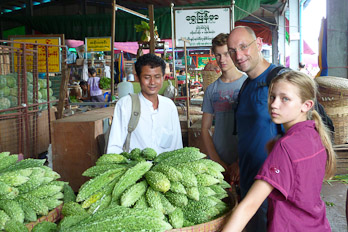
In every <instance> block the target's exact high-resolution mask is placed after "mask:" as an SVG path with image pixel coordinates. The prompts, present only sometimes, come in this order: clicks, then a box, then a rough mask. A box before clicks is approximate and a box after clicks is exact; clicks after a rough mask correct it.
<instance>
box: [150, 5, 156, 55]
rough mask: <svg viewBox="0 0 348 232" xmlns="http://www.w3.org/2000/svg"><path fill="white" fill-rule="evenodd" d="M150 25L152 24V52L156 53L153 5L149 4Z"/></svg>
mask: <svg viewBox="0 0 348 232" xmlns="http://www.w3.org/2000/svg"><path fill="white" fill-rule="evenodd" d="M149 19H150V20H149V26H150V53H151V54H154V53H155V25H154V10H153V5H152V4H151V5H149Z"/></svg>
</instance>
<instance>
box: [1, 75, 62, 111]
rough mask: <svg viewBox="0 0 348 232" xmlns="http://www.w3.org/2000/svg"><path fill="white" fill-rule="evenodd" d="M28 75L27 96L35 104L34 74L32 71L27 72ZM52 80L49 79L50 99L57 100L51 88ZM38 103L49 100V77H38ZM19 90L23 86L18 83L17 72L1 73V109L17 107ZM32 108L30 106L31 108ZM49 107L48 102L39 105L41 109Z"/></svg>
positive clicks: (30, 102)
mask: <svg viewBox="0 0 348 232" xmlns="http://www.w3.org/2000/svg"><path fill="white" fill-rule="evenodd" d="M26 76H27V97H28V103H29V104H33V102H34V101H33V96H34V93H33V92H34V86H33V74H32V73H31V72H27V73H26ZM51 85H52V82H51V81H49V86H48V91H49V96H50V100H55V99H56V98H55V97H54V96H53V90H52V89H51ZM37 90H38V94H37V96H38V103H43V102H47V79H38V83H37ZM18 91H20V93H23V91H21V87H19V86H18V84H17V73H9V74H7V75H0V110H4V109H8V108H12V107H16V106H18V105H19V103H18V99H17V97H18ZM31 109H32V108H30V110H31ZM45 109H47V104H42V105H39V110H45Z"/></svg>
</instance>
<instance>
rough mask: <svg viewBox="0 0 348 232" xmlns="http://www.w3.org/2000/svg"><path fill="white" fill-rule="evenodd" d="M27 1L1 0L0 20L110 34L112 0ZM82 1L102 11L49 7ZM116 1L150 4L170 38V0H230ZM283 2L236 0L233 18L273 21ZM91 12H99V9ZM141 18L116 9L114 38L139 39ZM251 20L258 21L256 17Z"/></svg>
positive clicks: (139, 7)
mask: <svg viewBox="0 0 348 232" xmlns="http://www.w3.org/2000/svg"><path fill="white" fill-rule="evenodd" d="M26 2H28V1H22V0H21V1H19V0H1V1H0V20H1V21H2V22H12V23H13V22H15V23H17V24H20V25H24V26H26V27H30V28H31V29H32V30H34V31H36V32H38V33H42V34H65V38H66V39H80V40H83V39H84V38H85V37H99V36H106V35H111V23H112V7H111V4H112V2H113V0H98V1H95V0H84V1H80V0H75V1H72V0H32V2H33V12H34V14H33V15H34V16H28V14H26V9H25V8H26V5H25V3H26ZM81 2H85V6H88V7H96V8H97V9H99V11H100V9H102V11H104V12H105V13H103V14H83V13H82V12H78V13H77V14H76V13H75V14H71V13H70V15H69V14H67V13H66V12H59V11H58V10H52V8H54V9H64V8H65V9H67V8H69V6H72V7H73V6H74V7H75V8H74V9H76V8H77V9H78V10H79V11H80V10H81V7H80V6H81ZM116 3H117V4H118V5H121V6H124V7H127V8H129V9H132V10H135V11H137V12H139V13H142V14H144V15H148V10H147V7H148V5H149V4H153V5H154V7H155V11H154V14H155V18H154V19H155V24H156V26H157V27H158V32H159V36H160V38H161V39H169V38H171V15H170V5H171V3H174V6H175V7H188V6H194V7H201V6H205V7H207V6H223V7H226V6H230V5H231V0H227V1H226V0H117V1H116ZM285 3H286V0H236V1H235V4H236V7H235V16H234V19H235V21H236V22H237V21H238V20H241V19H244V20H245V19H247V20H249V17H250V16H249V15H250V13H253V14H254V15H255V14H256V15H258V16H259V17H261V18H262V17H265V15H266V16H267V15H268V16H271V17H269V18H267V20H268V21H271V22H272V23H273V22H275V21H274V16H273V15H274V13H275V12H277V11H280V10H281V8H282V7H283V6H284V5H285ZM74 4H75V5H74ZM76 6H77V7H76ZM49 8H51V9H49ZM89 11H90V10H89ZM260 11H261V12H260ZM93 12H98V10H94V11H93ZM87 13H88V12H87ZM58 14H59V15H58ZM248 16H249V17H248ZM141 20H143V19H141V18H139V17H136V16H134V15H131V14H129V13H126V12H123V11H120V10H118V11H117V12H116V28H115V32H116V38H115V39H116V41H119V42H126V41H138V40H139V38H140V32H136V31H135V29H134V25H136V24H140V22H141ZM251 20H252V21H254V22H255V21H256V22H257V19H256V18H252V19H251ZM5 29H8V28H5ZM4 39H7V38H4Z"/></svg>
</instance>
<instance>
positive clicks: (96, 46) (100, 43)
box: [86, 37, 111, 52]
mask: <svg viewBox="0 0 348 232" xmlns="http://www.w3.org/2000/svg"><path fill="white" fill-rule="evenodd" d="M86 45H87V52H107V51H111V37H98V38H86Z"/></svg>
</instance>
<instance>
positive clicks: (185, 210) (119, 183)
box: [58, 147, 231, 232]
mask: <svg viewBox="0 0 348 232" xmlns="http://www.w3.org/2000/svg"><path fill="white" fill-rule="evenodd" d="M205 157H206V155H205V154H203V153H201V152H200V151H199V149H197V148H194V147H185V148H182V149H178V150H175V151H171V152H164V153H161V154H159V155H158V156H157V154H156V152H155V151H154V150H153V149H151V148H146V149H144V150H140V149H134V150H132V151H131V152H130V153H125V152H123V153H121V154H105V155H103V156H101V157H100V158H99V159H98V160H97V162H96V166H93V167H91V168H89V169H87V170H86V171H85V172H84V173H83V176H87V177H91V179H90V180H89V181H87V182H86V183H84V184H83V185H82V186H81V188H80V189H79V192H78V194H77V197H76V201H75V202H74V201H71V202H69V203H66V204H64V206H63V209H62V214H63V215H64V219H63V220H62V221H61V222H60V224H59V226H58V230H59V231H71V232H73V231H132V232H133V231H166V230H170V229H172V228H182V227H187V226H192V225H196V224H201V223H205V222H208V221H211V220H214V219H215V218H217V217H219V216H221V215H223V214H225V213H226V212H227V211H229V209H230V206H229V205H228V204H226V203H225V202H224V201H222V199H224V198H226V197H227V196H228V194H227V192H226V190H225V188H230V187H231V186H230V185H229V184H228V183H227V182H226V181H224V180H223V175H222V174H221V172H223V171H224V168H223V167H222V166H221V165H220V164H218V163H216V162H214V161H212V160H209V159H205Z"/></svg>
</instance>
